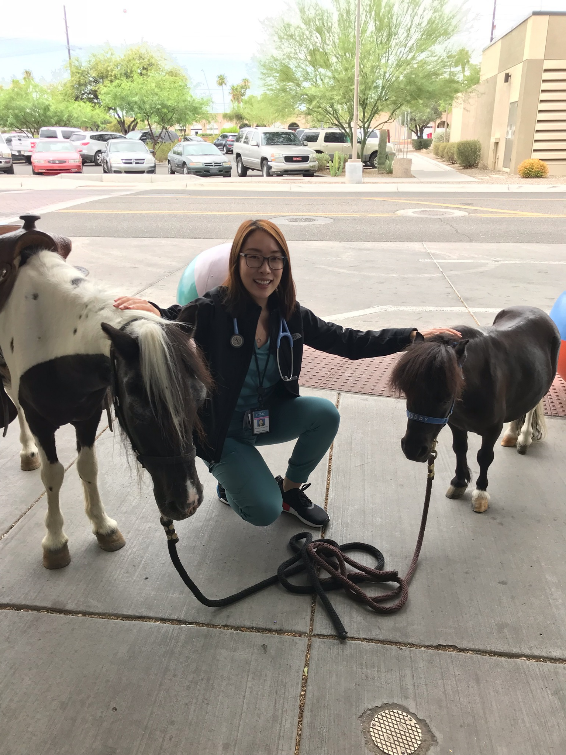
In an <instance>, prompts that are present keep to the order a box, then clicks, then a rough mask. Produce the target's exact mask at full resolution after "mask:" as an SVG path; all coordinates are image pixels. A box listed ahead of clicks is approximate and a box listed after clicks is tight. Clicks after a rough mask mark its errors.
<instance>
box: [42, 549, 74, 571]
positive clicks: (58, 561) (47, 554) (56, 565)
mask: <svg viewBox="0 0 566 755" xmlns="http://www.w3.org/2000/svg"><path fill="white" fill-rule="evenodd" d="M70 563H71V554H70V553H69V547H68V545H67V543H65V545H64V546H63V547H62V548H59V550H57V551H48V550H44V551H43V565H44V566H45V568H46V569H62V568H63V567H64V566H68V565H69V564H70Z"/></svg>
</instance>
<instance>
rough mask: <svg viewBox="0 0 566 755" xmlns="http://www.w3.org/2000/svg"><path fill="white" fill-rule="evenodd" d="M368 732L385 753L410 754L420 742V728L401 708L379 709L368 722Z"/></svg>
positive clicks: (390, 754) (394, 754)
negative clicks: (369, 722)
mask: <svg viewBox="0 0 566 755" xmlns="http://www.w3.org/2000/svg"><path fill="white" fill-rule="evenodd" d="M369 732H370V734H371V738H372V739H373V741H374V743H375V744H376V745H377V746H378V747H379V749H380V750H383V752H385V753H386V754H387V755H412V753H414V752H415V751H416V750H418V748H419V746H420V744H421V742H422V735H421V728H420V726H419V725H418V723H417V722H416V721H415V719H414V718H413V717H412V716H410V715H409V714H408V713H405V711H403V710H395V709H394V708H390V709H388V710H382V711H380V712H379V713H378V714H377V716H375V718H374V719H373V721H372V722H371V724H370V727H369Z"/></svg>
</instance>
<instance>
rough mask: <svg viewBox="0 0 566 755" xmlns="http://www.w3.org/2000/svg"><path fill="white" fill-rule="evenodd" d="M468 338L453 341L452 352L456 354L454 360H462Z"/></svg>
mask: <svg viewBox="0 0 566 755" xmlns="http://www.w3.org/2000/svg"><path fill="white" fill-rule="evenodd" d="M469 342H470V339H469V338H460V339H459V340H458V341H454V351H455V352H456V358H457V359H458V361H459V362H461V361H462V359H463V358H464V354H465V353H466V346H467V345H468V344H469Z"/></svg>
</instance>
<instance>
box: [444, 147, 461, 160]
mask: <svg viewBox="0 0 566 755" xmlns="http://www.w3.org/2000/svg"><path fill="white" fill-rule="evenodd" d="M457 146H458V142H448V144H447V145H446V148H445V150H444V159H445V160H446V162H447V163H452V164H453V165H454V163H456V162H457V160H456V147H457Z"/></svg>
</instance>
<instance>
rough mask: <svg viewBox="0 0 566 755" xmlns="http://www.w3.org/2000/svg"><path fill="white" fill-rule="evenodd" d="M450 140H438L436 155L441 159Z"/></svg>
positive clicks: (444, 155)
mask: <svg viewBox="0 0 566 755" xmlns="http://www.w3.org/2000/svg"><path fill="white" fill-rule="evenodd" d="M449 144H450V142H438V157H440V159H441V160H444V158H445V157H446V148H447V147H448V145H449Z"/></svg>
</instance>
